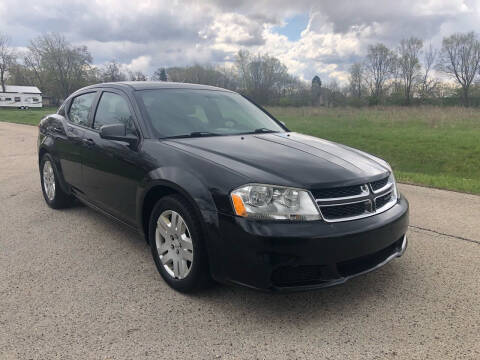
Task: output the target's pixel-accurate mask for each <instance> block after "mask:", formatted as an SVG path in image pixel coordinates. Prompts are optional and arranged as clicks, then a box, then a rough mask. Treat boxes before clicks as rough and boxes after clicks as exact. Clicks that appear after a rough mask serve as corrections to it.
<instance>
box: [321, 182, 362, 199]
mask: <svg viewBox="0 0 480 360" xmlns="http://www.w3.org/2000/svg"><path fill="white" fill-rule="evenodd" d="M361 193H362V188H361V185H354V186H344V187H338V188H330V189H321V190H313V191H312V194H313V196H314V197H315V199H331V198H332V199H333V198H341V197H348V196H355V195H360V194H361Z"/></svg>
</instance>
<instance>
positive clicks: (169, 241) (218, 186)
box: [38, 82, 408, 292]
mask: <svg viewBox="0 0 480 360" xmlns="http://www.w3.org/2000/svg"><path fill="white" fill-rule="evenodd" d="M38 156H39V157H38V159H39V167H40V178H41V184H42V191H43V195H44V197H45V201H46V202H47V204H48V205H49V206H50V207H52V208H55V209H57V208H62V207H65V206H69V205H70V204H71V203H72V201H74V199H78V200H80V201H81V202H83V203H85V204H87V205H88V206H91V207H92V208H94V209H96V210H98V211H100V212H102V213H104V214H106V215H108V216H110V217H112V218H115V219H116V220H118V221H120V222H121V223H123V224H125V225H127V226H130V227H132V228H134V229H136V230H138V231H139V232H140V233H142V234H143V235H144V236H145V238H146V240H147V241H148V243H149V244H150V246H151V249H152V255H153V259H154V261H155V264H156V266H157V268H158V271H159V272H160V274H161V276H162V277H163V279H164V280H165V281H166V282H167V283H168V284H169V285H170V286H171V287H173V288H174V289H177V290H179V291H184V292H189V291H194V290H198V289H200V288H202V287H204V286H206V285H207V284H209V283H210V282H211V280H212V279H213V280H217V281H219V282H224V283H235V284H241V285H245V286H248V287H252V288H256V289H263V290H282V291H289V290H304V289H314V288H320V287H325V286H330V285H335V284H339V283H343V282H345V281H346V280H347V279H349V278H351V277H354V276H356V275H359V274H363V273H366V272H368V271H371V270H373V269H376V268H378V267H380V266H382V265H383V264H386V263H387V262H389V261H390V260H391V259H393V258H395V257H398V256H401V255H402V254H403V252H404V251H405V248H406V246H407V238H406V235H405V233H406V231H407V226H408V202H407V200H406V199H405V198H404V197H403V196H401V195H400V193H399V192H398V190H397V186H396V183H395V178H394V175H393V172H392V169H391V167H390V166H389V165H388V164H387V163H386V162H385V161H383V160H381V159H379V158H377V157H374V156H372V155H369V154H366V153H364V152H362V151H359V150H355V149H352V148H349V147H347V146H344V145H340V144H336V143H333V142H331V141H327V140H323V139H319V138H315V137H311V136H306V135H302V134H298V133H294V132H290V131H289V130H288V129H287V128H286V126H285V125H284V124H283V123H281V122H279V121H277V120H276V119H275V118H274V117H273V116H272V115H270V114H269V113H268V112H267V111H265V110H264V109H262V108H261V107H259V106H257V105H255V104H254V103H253V102H251V101H249V100H248V99H246V98H245V97H243V96H241V95H239V94H237V93H234V92H232V91H228V90H224V89H219V88H215V87H209V86H201V85H192V84H179V83H169V82H125V83H111V84H99V85H94V86H89V87H86V88H83V89H81V90H79V91H77V92H75V93H74V94H72V95H71V96H70V97H69V98H68V99H67V100H66V101H65V102H64V103H63V105H62V106H61V107H60V108H59V110H58V111H57V113H56V114H52V115H49V116H46V117H45V118H44V119H42V121H41V122H40V126H39V137H38Z"/></svg>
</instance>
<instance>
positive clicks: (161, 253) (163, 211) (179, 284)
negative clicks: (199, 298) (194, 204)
mask: <svg viewBox="0 0 480 360" xmlns="http://www.w3.org/2000/svg"><path fill="white" fill-rule="evenodd" d="M149 242H150V246H151V250H152V255H153V259H154V261H155V265H156V266H157V269H158V272H159V273H160V275H161V276H162V277H163V279H164V280H165V281H166V282H167V283H168V284H169V285H170V286H171V287H172V288H174V289H175V290H178V291H181V292H194V291H197V290H201V289H202V288H204V287H206V286H207V285H208V284H209V283H210V281H209V271H208V259H207V256H206V249H205V246H204V242H203V237H202V231H201V227H200V223H199V220H198V219H197V218H196V217H195V214H194V212H193V211H192V210H191V207H190V205H189V204H188V203H187V201H185V200H184V199H183V198H182V197H180V196H177V195H171V196H167V197H164V198H162V199H160V200H159V201H158V203H157V204H156V205H155V207H154V209H153V211H152V214H151V216H150V222H149Z"/></svg>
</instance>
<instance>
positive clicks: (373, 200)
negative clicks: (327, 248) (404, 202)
mask: <svg viewBox="0 0 480 360" xmlns="http://www.w3.org/2000/svg"><path fill="white" fill-rule="evenodd" d="M392 186H394V184H393V182H392V181H390V177H388V176H387V177H384V178H383V179H380V180H376V181H372V182H370V183H366V184H365V183H364V184H359V185H352V186H343V187H338V188H327V189H314V190H312V195H313V196H314V197H315V201H316V202H317V205H318V207H319V209H320V212H321V213H322V216H323V219H325V220H326V221H330V222H337V221H346V220H353V219H357V218H362V217H366V216H370V215H374V214H375V213H376V212H377V210H379V209H381V210H382V211H384V210H386V209H387V208H388V206H389V205H391V206H393V205H394V204H395V200H396V199H394V196H395V193H394V192H392V189H393V188H392ZM391 206H390V207H391Z"/></svg>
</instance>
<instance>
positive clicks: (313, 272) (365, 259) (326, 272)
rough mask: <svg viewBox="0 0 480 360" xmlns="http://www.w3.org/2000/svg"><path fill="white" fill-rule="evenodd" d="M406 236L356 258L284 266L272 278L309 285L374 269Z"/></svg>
mask: <svg viewBox="0 0 480 360" xmlns="http://www.w3.org/2000/svg"><path fill="white" fill-rule="evenodd" d="M403 241H404V237H403V236H402V237H401V238H400V239H398V240H397V241H395V242H394V243H393V244H391V245H389V246H387V247H385V248H383V249H381V250H378V251H376V252H374V253H372V254H368V255H365V256H362V257H359V258H356V259H352V260H347V261H342V262H338V263H332V264H323V265H298V266H292V265H288V266H282V267H279V268H277V269H275V270H274V271H273V272H272V275H271V280H272V283H273V284H274V285H275V286H278V287H289V286H308V285H317V284H318V285H320V284H322V283H326V282H331V281H335V280H339V279H342V278H347V277H350V276H353V275H357V274H359V273H362V272H365V271H368V270H372V269H374V268H375V267H376V266H378V265H379V264H381V263H382V262H384V261H385V260H387V259H388V258H389V257H390V256H392V255H393V254H395V253H397V252H399V251H400V250H401V248H402V244H403Z"/></svg>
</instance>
